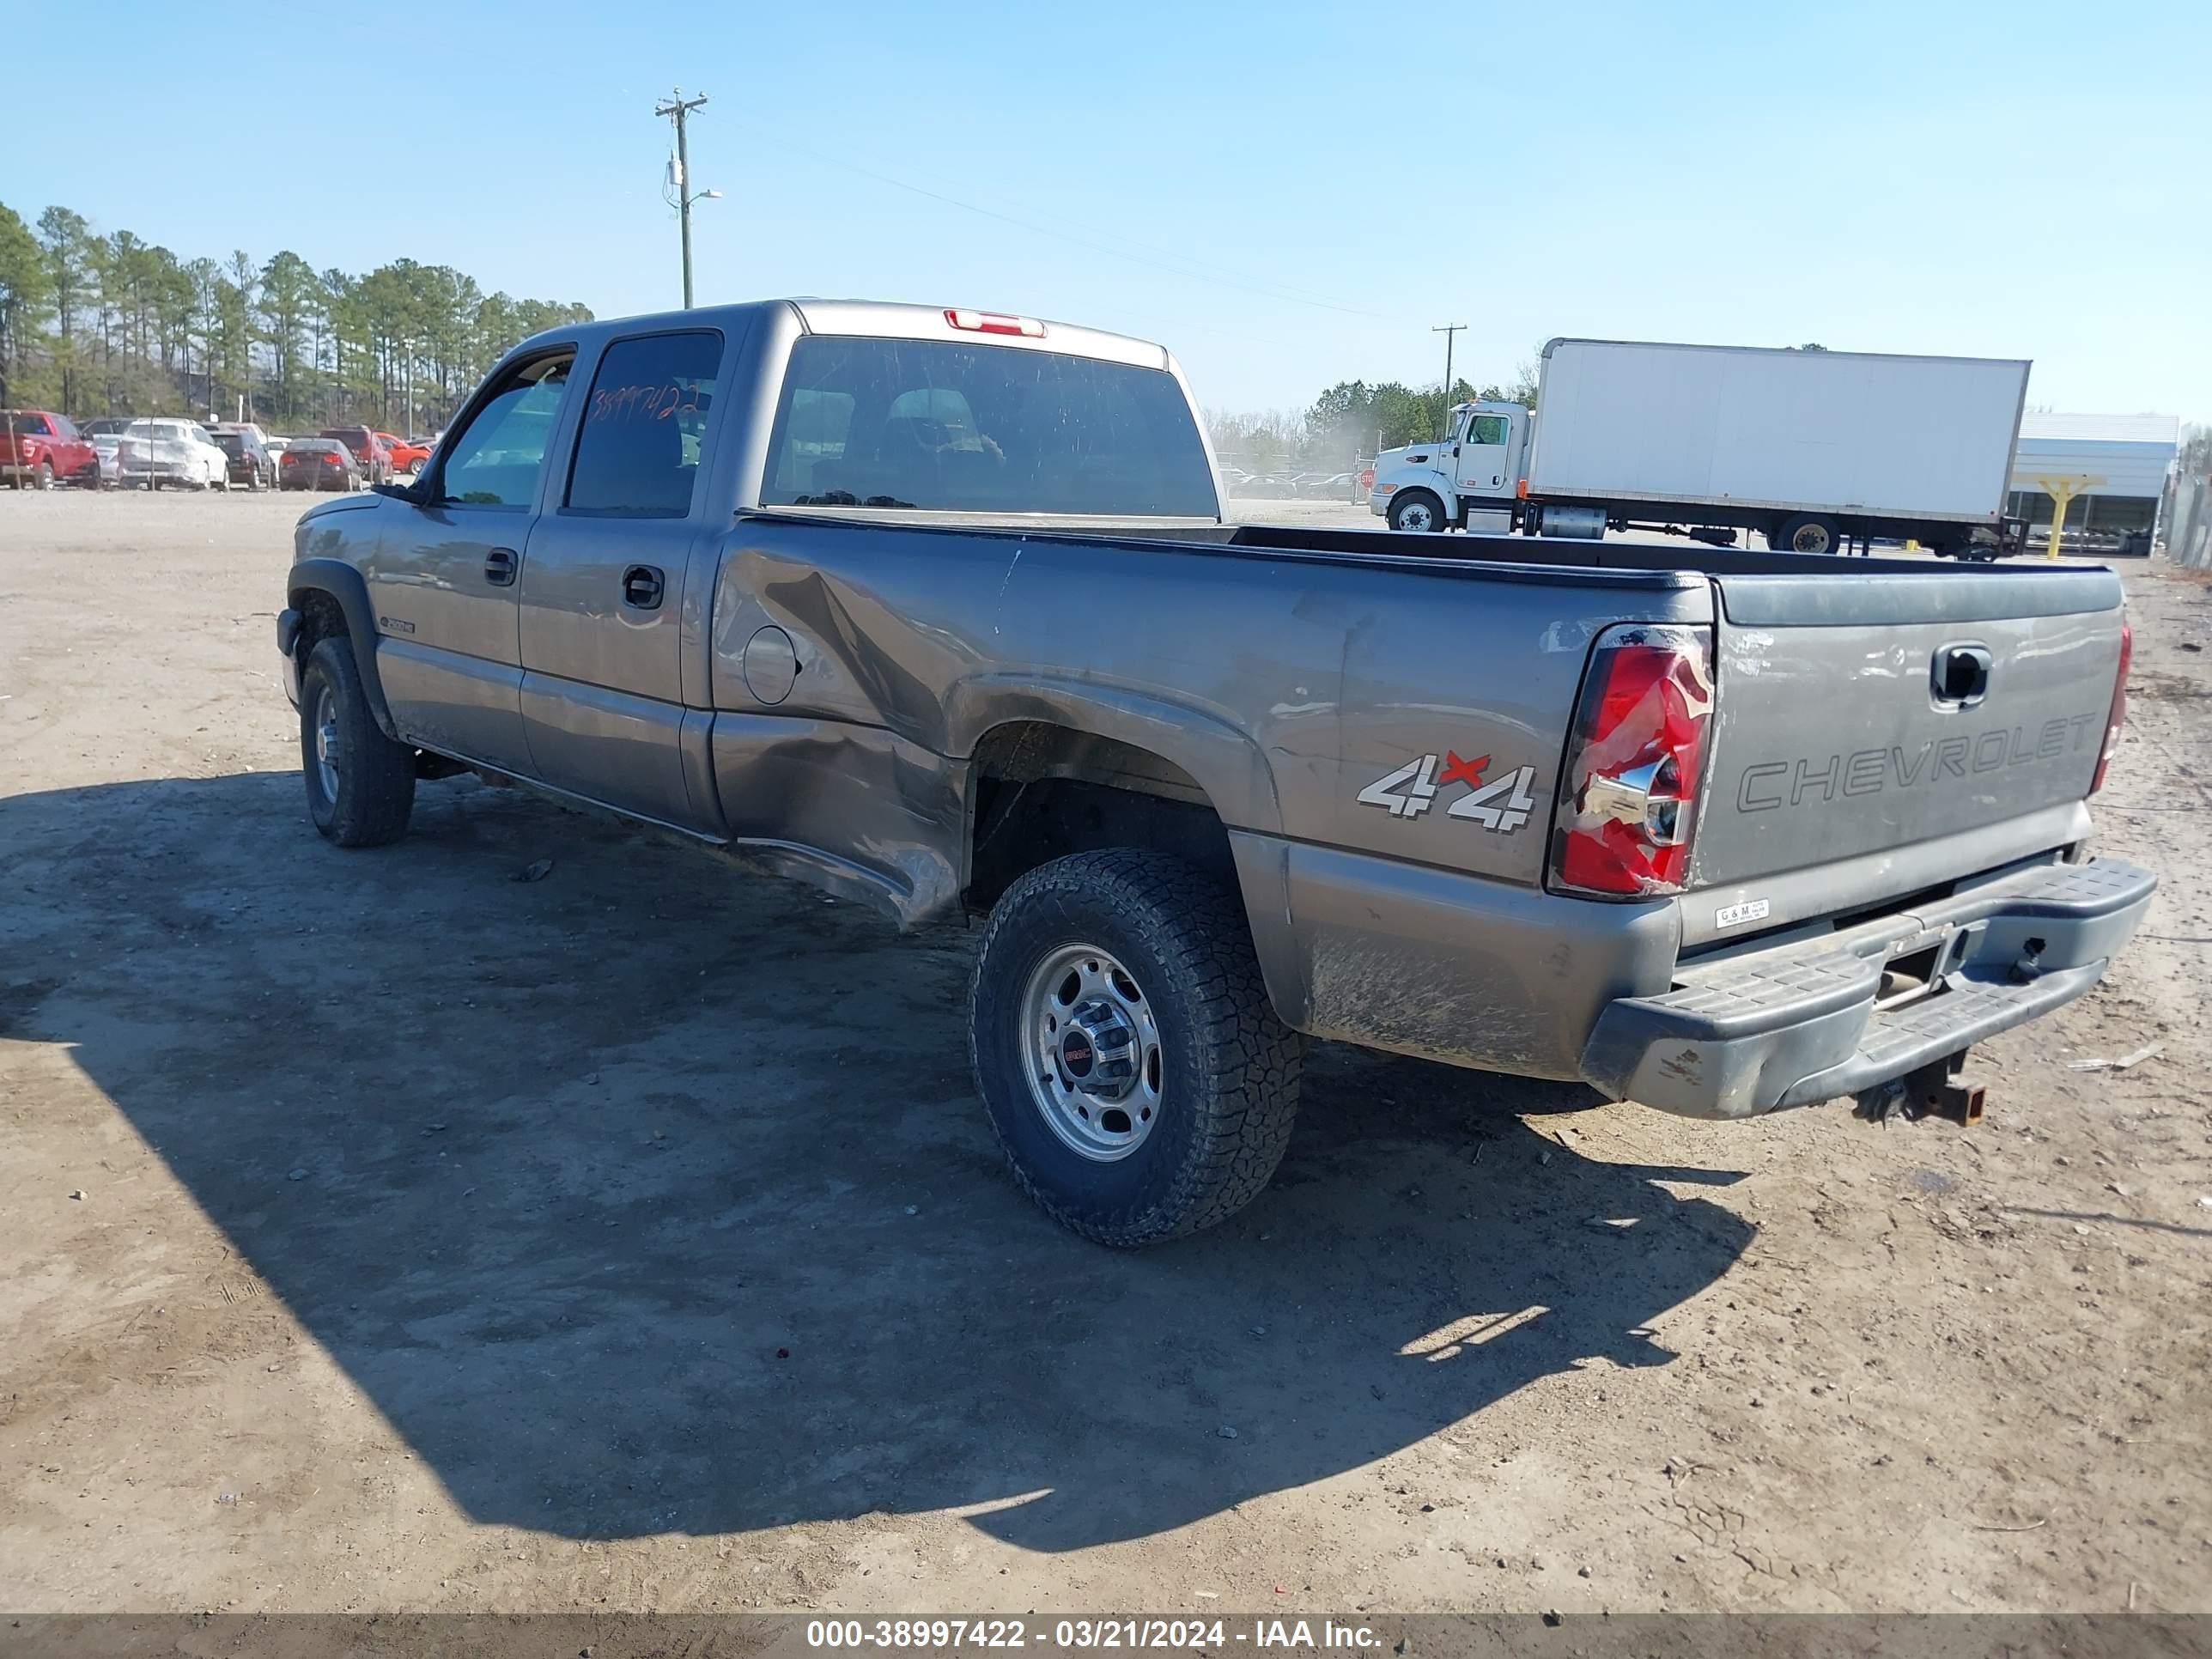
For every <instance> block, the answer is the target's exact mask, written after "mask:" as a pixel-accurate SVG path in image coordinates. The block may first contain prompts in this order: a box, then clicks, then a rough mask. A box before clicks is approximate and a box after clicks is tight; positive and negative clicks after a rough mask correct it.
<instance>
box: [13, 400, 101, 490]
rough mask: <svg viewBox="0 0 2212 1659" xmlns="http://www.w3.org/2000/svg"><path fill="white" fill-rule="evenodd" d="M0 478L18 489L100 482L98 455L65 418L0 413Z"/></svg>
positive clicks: (26, 411)
mask: <svg viewBox="0 0 2212 1659" xmlns="http://www.w3.org/2000/svg"><path fill="white" fill-rule="evenodd" d="M0 478H5V479H7V480H8V482H9V483H12V484H14V485H15V488H16V489H52V488H53V487H54V486H55V485H56V484H58V483H82V484H91V485H95V486H96V485H97V484H98V483H100V454H99V452H98V451H97V450H95V449H94V448H93V447H92V443H91V441H90V440H89V439H88V438H86V437H85V436H84V435H82V434H81V433H80V432H78V430H77V429H76V427H75V426H74V425H72V424H71V423H70V419H69V416H66V415H57V414H55V413H54V412H53V411H52V410H47V409H9V410H0Z"/></svg>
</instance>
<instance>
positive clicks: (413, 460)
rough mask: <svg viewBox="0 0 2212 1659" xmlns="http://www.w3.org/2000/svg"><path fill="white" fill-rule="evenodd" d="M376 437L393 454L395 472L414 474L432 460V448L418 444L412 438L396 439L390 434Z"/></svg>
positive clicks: (379, 434) (393, 469)
mask: <svg viewBox="0 0 2212 1659" xmlns="http://www.w3.org/2000/svg"><path fill="white" fill-rule="evenodd" d="M377 437H378V439H379V440H380V441H382V443H383V445H384V447H385V448H386V449H387V450H389V451H391V452H392V471H395V472H412V471H415V470H416V468H417V467H419V466H421V465H422V463H423V462H425V461H427V460H428V459H430V446H429V445H428V444H426V443H417V442H416V441H415V440H414V439H412V438H395V437H394V436H392V434H390V433H389V432H380V433H378V434H377Z"/></svg>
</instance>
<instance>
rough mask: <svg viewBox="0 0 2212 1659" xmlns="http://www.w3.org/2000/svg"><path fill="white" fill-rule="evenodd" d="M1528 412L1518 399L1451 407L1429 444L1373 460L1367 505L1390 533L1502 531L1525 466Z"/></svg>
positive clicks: (1507, 524) (1508, 522)
mask: <svg viewBox="0 0 2212 1659" xmlns="http://www.w3.org/2000/svg"><path fill="white" fill-rule="evenodd" d="M1528 421H1529V412H1528V410H1526V409H1524V408H1522V406H1521V405H1520V404H1508V403H1492V402H1487V401H1485V402H1478V403H1471V404H1455V405H1454V406H1453V408H1452V410H1451V413H1450V415H1449V417H1448V418H1447V420H1446V422H1445V427H1444V434H1445V435H1444V436H1443V438H1441V439H1439V440H1437V441H1435V442H1433V443H1422V444H1407V445H1405V446H1403V447H1401V448H1397V449H1386V450H1384V451H1383V453H1380V454H1379V455H1377V456H1376V458H1375V485H1374V488H1373V489H1371V490H1370V491H1369V493H1368V497H1367V505H1368V507H1369V509H1370V511H1372V512H1373V513H1375V514H1376V517H1378V518H1381V519H1383V520H1386V521H1387V522H1388V523H1389V526H1390V528H1391V529H1393V530H1445V529H1449V528H1450V527H1452V526H1462V527H1464V528H1466V529H1468V530H1472V531H1475V532H1486V533H1488V534H1492V535H1503V534H1504V533H1505V532H1507V531H1509V530H1510V529H1511V528H1512V522H1513V502H1514V498H1515V497H1516V495H1517V494H1518V493H1519V490H1520V486H1521V480H1522V477H1523V476H1525V471H1526V469H1525V468H1524V466H1523V465H1522V462H1523V458H1524V457H1525V456H1526V454H1527V453H1528Z"/></svg>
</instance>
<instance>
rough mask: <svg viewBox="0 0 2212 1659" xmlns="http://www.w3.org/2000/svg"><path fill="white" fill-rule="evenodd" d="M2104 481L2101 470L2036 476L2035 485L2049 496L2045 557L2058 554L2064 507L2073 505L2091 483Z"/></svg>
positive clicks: (2064, 529) (2064, 522) (2052, 556)
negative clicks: (2048, 526)
mask: <svg viewBox="0 0 2212 1659" xmlns="http://www.w3.org/2000/svg"><path fill="white" fill-rule="evenodd" d="M2104 482H2105V475H2104V474H2103V473H2101V472H2062V473H2060V474H2059V475H2058V476H2057V477H2054V478H2038V479H2037V480H2036V481H2035V487H2036V488H2037V489H2039V490H2041V491H2042V492H2043V493H2044V494H2045V495H2048V496H2050V497H2051V545H2050V546H2049V547H2047V548H2045V550H2044V553H2043V556H2044V557H2045V558H2046V559H2055V558H2057V556H2058V542H2059V538H2061V537H2063V536H2064V535H2065V533H2066V509H2067V508H2068V507H2071V506H2073V504H2074V498H2075V496H2076V495H2080V494H2081V492H2082V491H2083V490H2085V489H2089V488H2091V487H2092V486H2093V485H2096V484H2100V483H2104Z"/></svg>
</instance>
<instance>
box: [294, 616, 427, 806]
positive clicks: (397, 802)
mask: <svg viewBox="0 0 2212 1659" xmlns="http://www.w3.org/2000/svg"><path fill="white" fill-rule="evenodd" d="M325 720H327V721H328V722H329V723H330V729H329V731H328V732H325V729H324V723H325ZM326 761H327V763H328V764H327V765H326V764H325V762H326ZM300 770H301V775H303V776H304V777H305V779H306V780H307V816H308V817H311V818H313V820H314V824H315V828H316V829H318V830H319V831H320V832H321V833H322V836H323V837H324V839H325V840H326V841H331V842H336V843H337V845H339V846H340V847H381V846H382V845H384V843H385V842H392V841H397V840H398V839H399V837H400V836H403V835H404V834H405V833H406V832H407V817H408V814H409V813H410V812H411V811H414V808H415V751H414V750H412V749H410V748H409V747H408V746H407V745H406V744H399V743H394V742H393V741H392V739H391V738H387V737H386V736H385V735H384V733H383V732H380V731H379V730H378V729H377V725H376V716H375V715H374V714H371V713H370V712H369V707H368V693H367V692H366V691H365V690H363V689H362V683H361V668H360V665H358V664H356V662H355V661H354V659H353V646H352V644H351V642H350V641H347V640H345V639H343V638H336V637H333V638H331V639H326V640H319V641H316V644H315V648H314V649H313V651H312V652H310V653H308V655H307V668H306V671H304V672H302V673H301V676H300Z"/></svg>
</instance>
